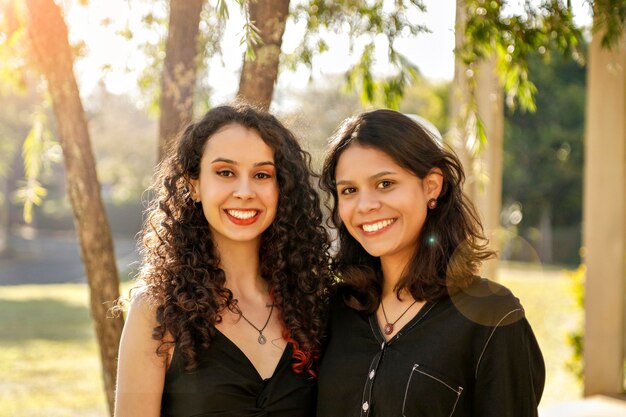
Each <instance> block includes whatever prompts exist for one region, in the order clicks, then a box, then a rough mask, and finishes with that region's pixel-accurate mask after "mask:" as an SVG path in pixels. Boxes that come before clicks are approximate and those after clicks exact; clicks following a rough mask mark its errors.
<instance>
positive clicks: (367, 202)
mask: <svg viewBox="0 0 626 417" xmlns="http://www.w3.org/2000/svg"><path fill="white" fill-rule="evenodd" d="M379 208H380V200H379V199H378V198H376V196H375V195H374V194H372V193H368V192H366V191H361V192H360V194H359V199H358V202H357V210H358V211H359V213H369V212H370V211H373V210H378V209H379Z"/></svg>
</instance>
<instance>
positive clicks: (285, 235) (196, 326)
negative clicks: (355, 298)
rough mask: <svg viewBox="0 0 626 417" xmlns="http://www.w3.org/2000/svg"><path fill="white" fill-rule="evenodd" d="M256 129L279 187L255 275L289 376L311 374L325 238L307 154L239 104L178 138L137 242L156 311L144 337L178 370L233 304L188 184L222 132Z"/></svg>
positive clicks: (321, 310) (325, 284)
mask: <svg viewBox="0 0 626 417" xmlns="http://www.w3.org/2000/svg"><path fill="white" fill-rule="evenodd" d="M229 124H239V125H242V126H244V127H246V128H249V129H254V130H256V131H257V132H258V133H259V134H260V136H261V138H262V139H263V141H264V142H265V143H266V144H267V145H268V146H269V147H270V148H272V150H273V151H274V160H275V161H274V162H275V165H276V176H277V181H278V186H279V199H278V208H277V213H276V217H275V219H274V222H273V223H272V224H271V225H270V226H269V227H268V228H267V229H266V230H265V231H264V232H263V234H262V236H261V245H260V250H259V260H260V265H261V266H260V269H261V270H260V273H261V276H262V277H263V279H265V280H266V281H267V283H268V287H269V290H270V295H271V297H272V298H273V301H274V304H275V305H276V308H277V310H278V311H279V312H280V315H281V319H282V321H283V323H284V331H283V336H284V337H285V338H286V339H287V340H288V342H289V343H291V344H292V346H293V348H294V349H293V350H294V354H293V357H294V359H295V361H294V366H293V368H294V370H295V371H296V372H299V373H302V372H308V373H309V374H311V375H314V374H315V372H316V367H317V364H318V360H319V357H320V346H321V343H322V339H323V334H324V331H325V321H326V316H325V315H326V308H325V301H326V299H327V297H326V293H327V291H328V288H329V287H330V284H331V278H330V274H329V272H328V249H329V239H328V234H327V231H326V229H325V228H324V227H323V224H322V223H323V217H322V211H321V206H320V199H319V196H318V194H317V192H316V189H315V188H314V187H313V185H312V184H311V178H312V172H311V169H310V161H311V157H310V155H309V154H308V153H307V152H305V151H303V150H302V149H301V147H300V145H299V144H298V142H297V140H296V138H295V137H294V135H293V134H292V133H291V132H290V131H289V130H288V129H287V128H285V127H284V126H283V125H282V124H281V123H280V122H279V121H278V120H277V119H276V118H275V117H274V116H272V115H270V114H268V113H266V112H264V111H261V110H259V109H256V108H254V107H252V106H250V105H247V104H243V103H235V104H233V105H226V106H220V107H215V108H213V109H211V110H210V111H209V112H208V113H206V115H204V117H203V118H202V119H201V120H199V121H198V122H196V123H192V124H190V125H189V126H187V128H186V129H185V130H184V131H183V132H182V133H181V135H180V136H179V137H178V138H177V140H176V141H175V143H174V144H173V146H171V148H170V149H169V150H168V152H167V154H166V157H165V158H164V160H163V161H162V162H161V163H160V164H159V166H158V169H157V175H156V180H155V183H154V185H153V186H152V188H151V190H152V192H153V193H154V195H153V197H154V198H153V200H152V202H151V204H150V206H149V207H148V209H147V217H146V220H145V222H144V228H143V233H142V242H143V245H142V268H141V270H140V279H141V281H143V283H144V293H145V294H146V295H147V296H148V299H149V300H150V301H151V302H152V303H154V305H155V306H156V319H157V323H158V325H157V326H156V327H155V328H154V331H153V334H152V337H153V338H154V339H155V340H159V341H161V344H160V346H159V348H158V350H157V353H158V354H160V355H164V354H165V353H166V352H167V348H168V347H169V346H171V343H172V342H169V341H166V340H165V336H166V332H169V333H170V334H171V335H172V336H173V339H174V340H173V343H175V346H176V349H177V350H178V351H179V352H180V353H181V355H182V357H183V359H184V362H185V368H186V369H187V370H192V369H194V368H196V367H197V359H196V358H197V352H198V351H199V350H200V349H206V348H208V347H209V345H210V343H211V340H212V339H213V337H214V336H215V328H214V325H215V324H216V323H219V322H221V320H222V318H221V312H223V311H224V309H227V308H228V309H232V308H234V307H236V306H235V304H236V301H235V300H234V299H233V294H232V292H231V291H230V290H229V289H227V288H225V287H224V283H225V278H226V277H225V273H224V271H223V270H222V269H221V268H220V260H219V257H218V253H217V251H216V247H215V244H214V242H213V239H212V238H211V231H210V229H209V224H208V222H207V220H206V218H205V216H204V214H203V211H202V207H201V205H200V204H199V203H196V202H194V200H193V198H192V196H191V194H190V187H189V186H188V180H189V179H196V178H198V176H199V175H200V160H201V158H202V154H203V151H204V148H205V144H206V143H207V141H209V140H210V138H211V136H212V135H213V134H215V133H216V132H217V131H218V130H219V129H220V128H221V127H223V126H226V125H229Z"/></svg>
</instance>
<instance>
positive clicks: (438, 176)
mask: <svg viewBox="0 0 626 417" xmlns="http://www.w3.org/2000/svg"><path fill="white" fill-rule="evenodd" d="M422 182H423V185H424V193H425V194H426V198H428V199H431V198H434V199H437V198H438V197H439V194H441V189H442V187H443V172H441V169H439V168H437V167H435V168H432V169H431V170H430V171H429V172H428V174H426V176H425V177H424V179H423V180H422Z"/></svg>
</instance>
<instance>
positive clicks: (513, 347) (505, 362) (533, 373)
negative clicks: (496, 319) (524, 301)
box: [474, 310, 545, 417]
mask: <svg viewBox="0 0 626 417" xmlns="http://www.w3.org/2000/svg"><path fill="white" fill-rule="evenodd" d="M511 314H515V315H517V316H518V317H516V320H515V321H514V322H513V323H511V322H510V321H509V324H506V325H499V326H495V327H493V328H490V330H489V332H488V334H487V336H488V337H487V339H486V341H485V343H481V344H482V345H483V346H482V349H481V351H480V352H478V353H479V354H480V356H479V362H478V364H477V367H476V370H475V371H476V385H475V391H474V414H475V415H477V416H481V417H536V416H537V406H538V405H539V401H540V399H541V394H542V392H543V386H544V381H545V366H544V362H543V357H542V355H541V351H540V349H539V345H538V344H537V340H536V339H535V335H534V334H533V332H532V329H531V328H530V325H529V324H528V321H527V320H526V318H525V317H524V314H523V311H521V310H520V311H516V312H512V313H511ZM508 319H510V317H508Z"/></svg>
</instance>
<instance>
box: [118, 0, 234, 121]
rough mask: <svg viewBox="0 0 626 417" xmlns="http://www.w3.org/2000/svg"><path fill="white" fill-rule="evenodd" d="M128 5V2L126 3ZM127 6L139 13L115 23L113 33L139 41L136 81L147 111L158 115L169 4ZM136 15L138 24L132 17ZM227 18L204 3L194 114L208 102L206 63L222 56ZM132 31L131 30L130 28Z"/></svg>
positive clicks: (148, 0)
mask: <svg viewBox="0 0 626 417" xmlns="http://www.w3.org/2000/svg"><path fill="white" fill-rule="evenodd" d="M129 4H130V3H129ZM129 7H134V8H136V10H138V11H139V12H140V13H129V14H128V15H127V16H126V19H125V20H120V22H117V23H116V25H117V26H115V27H116V29H115V30H116V33H117V35H118V36H122V37H124V38H127V39H141V41H138V50H139V52H140V53H141V54H142V56H143V58H144V61H145V65H144V68H143V70H142V71H141V74H140V75H139V78H138V86H139V89H140V91H141V92H142V94H143V95H144V96H145V97H146V100H145V101H146V102H147V106H146V107H147V108H148V110H149V111H150V113H151V114H152V115H154V116H157V115H158V114H159V111H160V110H159V100H160V94H161V91H160V86H161V83H160V79H161V72H162V70H163V62H164V59H165V44H166V41H167V33H168V22H169V19H168V16H169V1H166V0H157V1H153V0H137V1H134V2H132V5H131V6H129ZM137 15H139V20H138V21H132V20H131V18H133V17H135V16H137ZM227 18H228V12H227V11H226V12H225V11H224V10H222V9H219V8H217V7H216V6H214V5H213V4H211V2H207V4H206V5H205V7H204V8H203V10H202V12H201V16H200V32H199V36H198V51H199V54H198V58H197V64H198V76H197V82H196V89H195V97H194V100H193V102H194V105H195V106H196V108H195V109H194V113H195V114H202V113H204V112H205V111H206V110H207V108H208V106H209V102H210V99H209V98H210V93H211V89H210V87H209V85H208V83H207V80H208V71H209V69H210V68H209V65H208V63H209V61H210V59H211V58H213V57H214V56H217V55H220V54H221V42H220V41H221V38H222V35H223V33H224V27H225V23H226V20H227ZM131 28H134V29H131Z"/></svg>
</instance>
